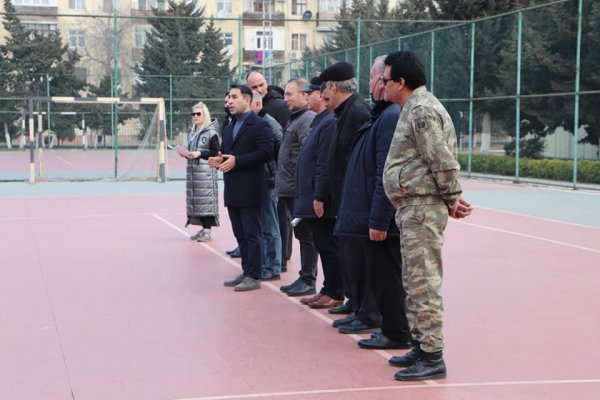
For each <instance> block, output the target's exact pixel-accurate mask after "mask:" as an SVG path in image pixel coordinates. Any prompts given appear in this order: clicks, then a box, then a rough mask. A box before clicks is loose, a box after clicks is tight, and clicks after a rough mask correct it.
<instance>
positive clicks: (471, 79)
mask: <svg viewBox="0 0 600 400" xmlns="http://www.w3.org/2000/svg"><path fill="white" fill-rule="evenodd" d="M474 82H475V22H471V68H470V72H469V152H468V154H467V173H468V175H469V176H471V163H472V162H473V94H474V92H475V90H474V86H475V83H474Z"/></svg>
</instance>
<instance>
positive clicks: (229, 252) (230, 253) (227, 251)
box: [225, 246, 240, 256]
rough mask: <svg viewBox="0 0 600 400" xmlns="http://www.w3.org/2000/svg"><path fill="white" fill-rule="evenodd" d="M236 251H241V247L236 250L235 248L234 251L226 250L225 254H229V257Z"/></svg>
mask: <svg viewBox="0 0 600 400" xmlns="http://www.w3.org/2000/svg"><path fill="white" fill-rule="evenodd" d="M236 251H240V247H239V246H238V247H236V248H235V249H233V250H226V251H225V254H227V255H228V256H230V255H232V254H233V253H235V252H236Z"/></svg>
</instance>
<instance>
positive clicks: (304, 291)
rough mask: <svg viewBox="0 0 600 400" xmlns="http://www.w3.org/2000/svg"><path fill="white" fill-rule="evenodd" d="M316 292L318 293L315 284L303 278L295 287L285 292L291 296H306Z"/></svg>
mask: <svg viewBox="0 0 600 400" xmlns="http://www.w3.org/2000/svg"><path fill="white" fill-rule="evenodd" d="M315 293H317V289H316V288H315V284H314V283H313V284H310V283H306V282H305V281H304V280H303V279H300V282H299V283H298V284H297V285H296V286H295V287H293V288H291V289H290V290H288V291H287V292H285V294H287V295H288V296H290V297H297V296H306V295H309V294H315Z"/></svg>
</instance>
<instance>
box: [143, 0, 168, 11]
mask: <svg viewBox="0 0 600 400" xmlns="http://www.w3.org/2000/svg"><path fill="white" fill-rule="evenodd" d="M137 3H138V8H137V9H138V10H152V9H153V8H156V9H159V10H164V9H165V0H137Z"/></svg>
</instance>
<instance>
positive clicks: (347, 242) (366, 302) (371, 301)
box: [338, 236, 381, 326]
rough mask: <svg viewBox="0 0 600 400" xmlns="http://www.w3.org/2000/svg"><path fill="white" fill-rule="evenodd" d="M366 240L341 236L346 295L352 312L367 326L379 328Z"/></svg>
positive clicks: (340, 244)
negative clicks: (368, 271) (366, 258)
mask: <svg viewBox="0 0 600 400" xmlns="http://www.w3.org/2000/svg"><path fill="white" fill-rule="evenodd" d="M364 241H365V238H362V237H355V236H340V237H339V238H338V244H339V249H340V253H339V254H340V265H341V271H342V277H343V282H344V293H345V295H346V297H348V299H349V300H350V302H351V306H352V311H353V312H354V313H355V314H356V316H357V317H358V318H360V320H361V321H362V322H363V323H364V324H367V325H371V326H379V325H380V324H381V314H379V309H378V308H377V304H376V302H375V297H374V296H373V291H372V289H371V283H370V282H369V276H368V275H367V266H366V261H365V249H364Z"/></svg>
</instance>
